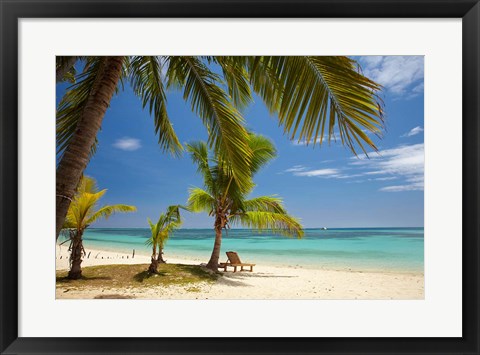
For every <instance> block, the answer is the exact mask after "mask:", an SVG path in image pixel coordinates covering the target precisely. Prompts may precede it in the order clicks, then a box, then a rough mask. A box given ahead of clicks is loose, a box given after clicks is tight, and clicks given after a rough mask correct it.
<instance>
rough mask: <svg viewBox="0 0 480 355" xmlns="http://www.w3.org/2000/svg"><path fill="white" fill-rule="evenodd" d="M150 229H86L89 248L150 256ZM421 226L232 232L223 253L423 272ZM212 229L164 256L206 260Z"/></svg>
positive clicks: (179, 239) (180, 235)
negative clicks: (298, 233) (294, 233)
mask: <svg viewBox="0 0 480 355" xmlns="http://www.w3.org/2000/svg"><path fill="white" fill-rule="evenodd" d="M149 234H150V230H149V229H141V228H133V229H104V228H102V229H94V228H91V229H87V231H86V232H85V234H84V239H85V241H84V245H85V248H87V249H88V248H93V249H95V248H98V249H104V250H111V251H118V252H127V253H131V252H132V250H133V249H135V251H136V253H137V254H147V255H149V254H150V248H149V247H148V246H147V245H145V241H146V240H147V238H148V236H149ZM423 238H424V230H423V228H357V229H353V228H344V229H343V228H338V229H328V230H321V229H306V230H305V237H304V238H303V239H292V238H286V237H282V236H278V235H274V234H271V233H268V232H263V233H259V232H256V231H252V230H247V229H232V230H229V231H228V233H226V234H225V233H224V238H223V241H222V254H221V260H222V261H223V260H224V259H225V258H226V257H225V251H229V250H234V251H237V252H238V253H239V255H240V257H241V258H242V260H243V261H245V262H252V263H257V264H261V263H262V262H263V263H266V264H267V263H268V264H279V265H291V266H296V265H299V266H303V267H314V268H325V269H344V270H345V269H346V270H348V269H351V270H358V271H369V270H378V271H401V272H423V260H424V243H423ZM213 241H214V232H213V230H210V229H181V230H178V231H176V232H175V233H174V235H173V236H171V237H170V239H169V240H168V242H167V245H166V247H165V250H164V252H165V258H166V259H167V260H168V258H169V257H187V258H188V257H195V258H200V259H201V260H204V261H205V262H207V261H208V259H209V256H210V253H211V251H212V248H213Z"/></svg>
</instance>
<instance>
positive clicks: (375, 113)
mask: <svg viewBox="0 0 480 355" xmlns="http://www.w3.org/2000/svg"><path fill="white" fill-rule="evenodd" d="M256 62H259V63H261V64H262V65H263V66H261V65H257V66H256V67H253V65H252V68H251V72H253V74H252V75H251V79H252V80H253V81H254V83H253V86H254V88H255V89H256V90H260V92H262V90H263V91H265V90H267V88H264V85H265V83H262V82H257V81H255V80H258V79H257V73H256V71H257V70H265V68H268V70H267V72H268V73H272V74H273V73H274V74H275V77H276V78H277V79H278V81H276V84H277V85H273V86H272V87H271V88H268V90H274V91H276V92H277V93H276V95H274V94H272V93H270V94H269V96H268V98H269V99H276V100H277V102H276V103H271V104H270V105H269V108H270V109H272V110H273V109H277V110H276V111H277V113H278V116H279V119H280V124H281V125H283V126H284V131H285V133H288V134H289V135H290V138H291V139H294V138H295V137H296V139H298V140H299V141H305V142H306V143H307V144H309V143H311V144H313V145H315V144H317V143H318V144H320V145H321V144H322V143H323V140H324V136H325V135H327V136H328V140H329V141H330V140H331V139H332V138H333V137H334V134H335V128H337V129H338V133H339V136H340V140H341V142H342V144H344V145H346V146H347V147H349V148H350V149H351V150H352V152H353V153H355V154H356V150H355V147H356V146H358V147H360V148H361V150H362V151H363V152H366V150H365V147H364V144H367V145H368V146H370V147H372V148H373V149H376V147H375V144H374V143H373V141H372V140H371V139H370V137H369V136H368V135H367V134H366V133H365V131H364V130H366V131H369V132H373V133H375V134H379V133H380V132H381V128H382V127H383V110H382V106H383V103H382V101H381V99H380V98H379V97H378V96H377V94H376V92H378V91H379V90H380V88H381V87H380V86H379V85H378V84H376V83H375V82H373V81H371V80H370V79H368V78H366V77H365V76H363V75H361V74H360V73H359V72H358V71H357V70H356V66H355V64H356V62H355V61H353V60H351V59H349V58H347V57H341V56H324V57H313V56H295V57H294V56H292V57H285V56H282V57H262V58H259V59H258V58H257V59H256ZM278 84H280V85H278ZM262 96H263V97H264V96H265V95H262Z"/></svg>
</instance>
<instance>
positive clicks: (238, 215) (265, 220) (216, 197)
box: [187, 134, 304, 271]
mask: <svg viewBox="0 0 480 355" xmlns="http://www.w3.org/2000/svg"><path fill="white" fill-rule="evenodd" d="M249 147H250V149H251V151H252V158H251V160H250V166H249V168H250V169H249V170H250V172H251V176H250V178H249V181H244V182H243V185H248V186H249V188H248V189H247V190H244V189H241V188H240V187H239V184H238V182H237V180H236V177H235V175H234V174H233V169H234V168H233V166H232V164H230V163H229V162H228V161H227V160H225V159H224V158H223V157H222V156H221V155H218V154H217V155H215V154H213V156H209V152H208V145H207V144H206V143H205V142H195V143H191V144H188V145H187V150H188V151H189V152H190V154H191V157H192V160H193V162H194V163H195V164H196V165H197V167H198V172H199V173H200V174H201V175H202V177H203V182H204V188H203V189H202V188H198V187H195V188H191V189H190V195H189V198H188V208H189V210H191V211H192V212H207V213H208V214H209V215H210V216H212V217H214V219H215V221H214V230H215V244H214V248H213V251H212V255H211V257H210V260H209V262H208V264H207V267H208V268H209V269H211V270H214V271H217V270H218V261H219V257H220V248H221V242H222V230H223V229H225V228H229V227H230V226H231V225H242V226H245V227H248V228H254V229H257V230H264V229H268V230H272V231H274V232H279V233H281V234H283V235H287V236H295V237H298V238H301V237H302V236H303V233H304V231H303V228H302V226H301V224H300V221H299V220H298V219H296V218H294V217H292V216H290V215H289V214H288V213H287V211H286V209H285V207H284V206H283V203H282V200H281V199H280V198H279V197H277V196H260V197H254V198H248V197H247V196H248V195H249V194H250V193H251V192H252V191H253V188H254V186H255V185H254V184H253V182H252V177H253V176H254V174H255V173H257V172H258V171H259V170H260V168H262V167H263V166H264V165H265V164H267V163H268V161H270V160H271V159H272V158H274V157H275V155H276V150H275V147H274V146H273V144H272V142H271V141H270V140H268V139H267V138H265V137H263V136H261V135H255V134H249Z"/></svg>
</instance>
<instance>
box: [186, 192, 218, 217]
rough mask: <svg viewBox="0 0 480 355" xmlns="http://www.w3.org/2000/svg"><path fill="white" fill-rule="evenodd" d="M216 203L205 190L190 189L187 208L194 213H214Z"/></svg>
mask: <svg viewBox="0 0 480 355" xmlns="http://www.w3.org/2000/svg"><path fill="white" fill-rule="evenodd" d="M215 201H216V200H215V198H214V197H213V196H212V195H210V194H209V193H208V192H207V191H205V190H203V189H200V188H198V187H194V188H191V189H189V196H188V201H187V206H188V209H189V210H190V211H192V212H207V213H212V212H213V211H214V210H215Z"/></svg>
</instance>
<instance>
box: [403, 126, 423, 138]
mask: <svg viewBox="0 0 480 355" xmlns="http://www.w3.org/2000/svg"><path fill="white" fill-rule="evenodd" d="M422 132H423V128H422V127H420V126H417V127H414V128H412V129H411V130H410V131H408V132H407V133H405V134H404V135H402V137H412V136H416V135H417V134H419V133H422Z"/></svg>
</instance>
